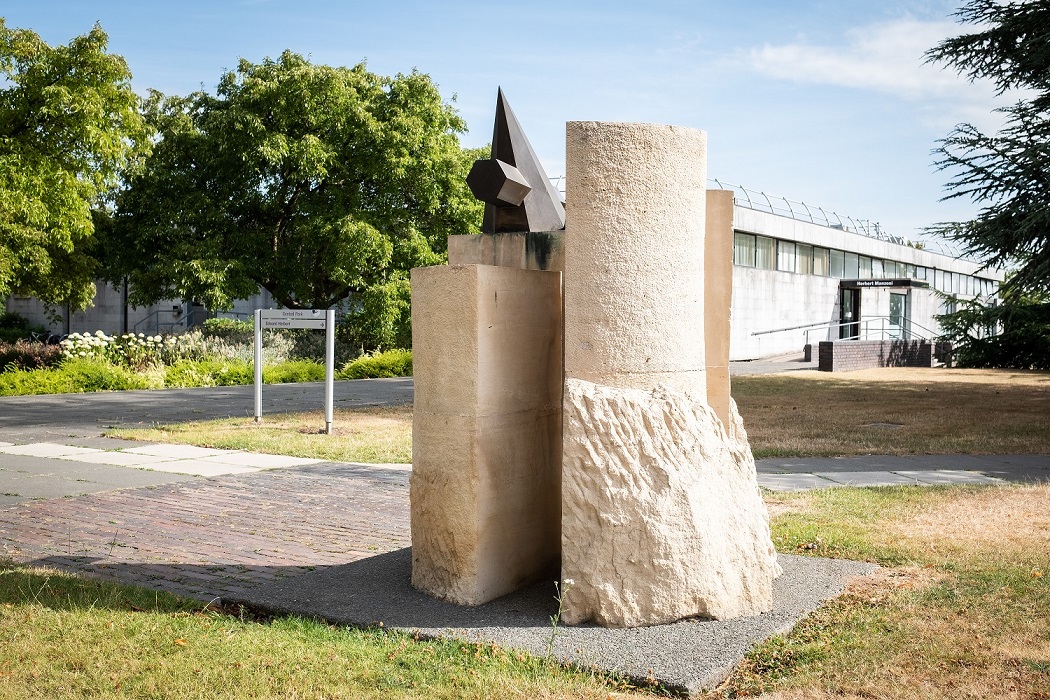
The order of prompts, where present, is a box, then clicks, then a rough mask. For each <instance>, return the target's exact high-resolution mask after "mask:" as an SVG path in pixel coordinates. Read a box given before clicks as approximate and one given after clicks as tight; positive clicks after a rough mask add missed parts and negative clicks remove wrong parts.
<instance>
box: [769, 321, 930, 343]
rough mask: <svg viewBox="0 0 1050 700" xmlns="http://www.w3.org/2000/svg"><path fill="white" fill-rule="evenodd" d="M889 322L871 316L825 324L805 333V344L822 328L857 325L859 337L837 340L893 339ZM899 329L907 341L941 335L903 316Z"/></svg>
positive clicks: (928, 338) (829, 328) (830, 328)
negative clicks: (875, 325)
mask: <svg viewBox="0 0 1050 700" xmlns="http://www.w3.org/2000/svg"><path fill="white" fill-rule="evenodd" d="M889 320H890V317H889V316H869V317H868V318H862V319H861V320H859V321H841V322H839V323H827V324H823V326H822V327H821V326H818V327H814V328H809V329H808V330H806V331H805V333H803V336H804V337H805V343H804V344H805V345H809V344H810V340H809V334H810V333H811V332H812V331H815V330H820V329H821V328H825V329H827V330H829V331H830V330H832V329H835V328H842V327H843V326H857V325H859V326H861V329H859V330H858V333H857V335H856V336H855V337H852V338H837V340H842V341H849V340H861V339H864V340H867V339H869V338H870V337H871V336H873V335H874V336H876V337H878V338H880V339H881V338H887V337H893V336H891V335H890V329H889V328H887V322H888V321H889ZM873 321H879V327H878V329H876V330H875V331H873V330H872V329H871V325H872V322H873ZM897 328H899V329H900V333H901V336H902V337H903V338H905V339H907V340H931V339H933V338H936V337H937V336H939V335H940V333H938V332H936V331H932V330H930V329H929V328H927V327H926V326H923V325H922V324H921V323H915V322H914V321H912V320H911V319H910V318H908V317H907V316H901V323H900V325H899V326H897ZM913 328H918V329H920V330H922V331H925V332H926V333H928V335H925V336H923V335H919V334H918V333H916V332H915V331H914V330H912V329H913ZM785 330H787V329H785Z"/></svg>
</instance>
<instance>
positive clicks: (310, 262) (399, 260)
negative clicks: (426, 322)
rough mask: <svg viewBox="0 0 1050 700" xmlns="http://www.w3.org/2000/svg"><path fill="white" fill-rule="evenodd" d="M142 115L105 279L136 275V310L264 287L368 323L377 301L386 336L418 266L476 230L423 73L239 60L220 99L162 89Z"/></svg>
mask: <svg viewBox="0 0 1050 700" xmlns="http://www.w3.org/2000/svg"><path fill="white" fill-rule="evenodd" d="M145 111H146V115H147V118H148V120H149V122H150V123H151V124H152V125H153V126H154V127H155V128H156V129H157V130H158V133H159V139H158V140H157V142H156V143H155V144H154V147H153V151H152V155H151V156H150V158H149V160H148V161H147V162H146V163H145V164H144V167H142V168H141V169H140V170H138V171H137V172H135V173H133V174H131V175H130V176H129V178H128V181H127V187H126V189H125V190H124V191H123V192H122V193H121V194H120V196H119V201H118V213H117V217H116V220H115V222H114V226H113V229H112V232H111V235H110V237H109V240H108V241H107V247H108V251H109V261H110V266H109V272H108V274H109V276H110V277H111V278H113V279H120V278H122V277H124V276H127V277H128V278H130V281H131V290H132V292H131V300H132V302H134V303H138V304H144V303H152V302H154V301H156V300H158V299H162V298H166V297H187V298H194V299H197V300H199V301H201V302H202V303H205V304H206V305H207V306H208V307H210V308H214V309H224V308H229V307H230V306H231V304H232V303H233V302H234V301H235V300H237V299H241V298H246V297H249V296H251V295H253V294H255V293H256V292H257V289H258V287H260V286H261V287H262V288H264V289H266V290H268V291H269V292H270V293H271V294H272V295H273V296H274V298H275V299H276V300H277V301H278V302H279V303H281V304H282V305H284V306H287V307H289V308H303V307H319V308H327V307H330V306H332V305H334V304H336V303H338V302H340V301H341V300H344V299H347V298H350V299H351V304H350V308H351V309H352V310H356V311H357V312H358V316H359V317H361V316H362V315H363V316H368V314H367V311H368V309H369V308H370V307H369V305H370V304H372V305H373V306H374V305H376V304H378V305H379V306H380V307H382V308H381V309H380V310H379V312H377V313H375V314H372V316H376V318H373V319H371V321H372V322H374V323H376V324H379V325H380V326H382V325H383V324H386V325H390V323H391V321H390V318H389V317H390V316H391V314H394V315H401V316H404V315H405V314H402V313H401V311H399V309H400V308H401V306H403V305H404V304H403V301H404V296H405V290H407V277H408V272H409V270H410V269H411V268H412V267H417V266H422V265H430V264H434V263H438V262H441V261H442V260H443V259H444V254H445V251H446V239H447V236H448V235H449V234H457V233H470V232H473V231H475V230H476V229H477V227H478V225H479V224H480V221H481V204H480V203H479V202H477V201H476V200H475V199H474V198H473V197H472V196H471V194H470V192H469V190H468V189H467V187H466V184H465V182H464V177H465V175H466V172H467V171H468V170H469V167H470V163H471V162H472V160H473V158H474V157H475V156H474V154H472V153H469V152H466V151H464V150H463V149H462V148H461V147H460V144H459V139H458V134H459V133H461V132H462V131H464V129H465V125H464V122H463V121H462V120H461V119H460V118H459V117H458V116H457V114H456V113H455V111H454V110H453V109H452V108H451V107H450V106H448V105H447V104H445V103H444V102H443V101H442V99H441V96H440V94H439V93H438V90H437V88H436V87H435V85H434V84H433V82H432V81H431V80H430V78H429V77H428V76H426V75H424V74H421V73H418V72H412V73H410V74H408V75H397V76H396V77H393V78H388V77H382V76H379V75H375V74H373V73H371V72H369V71H368V70H367V69H366V67H365V66H364V65H363V64H362V65H357V66H354V67H353V68H336V67H329V66H323V65H314V64H312V63H311V62H309V61H308V60H306V59H305V58H303V57H302V56H299V55H297V54H295V53H292V52H285V53H283V54H282V55H281V56H280V57H279V58H278V59H276V60H270V59H267V60H265V61H263V62H262V63H250V62H248V61H243V60H242V61H241V63H240V65H239V66H238V68H237V70H236V71H233V72H230V73H227V74H226V75H224V76H222V79H221V81H220V82H219V85H218V89H217V91H216V94H215V95H211V94H208V93H205V92H197V93H194V94H191V95H189V96H187V97H165V96H162V95H160V94H158V93H153V94H152V96H151V97H150V99H149V100H148V101H147V107H146V110H145ZM377 300H378V301H377ZM383 300H386V301H385V303H384V302H383ZM384 314H385V315H384ZM359 320H362V322H364V320H367V319H360V318H359ZM377 332H378V333H379V335H380V336H382V337H383V338H389V337H392V334H394V331H393V330H392V329H389V328H388V329H386V331H383V329H382V328H381V329H379V331H377ZM384 333H385V334H384ZM388 342H389V341H388ZM368 344H382V342H381V341H376V342H373V341H370V342H369V343H368Z"/></svg>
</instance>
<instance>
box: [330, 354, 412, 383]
mask: <svg viewBox="0 0 1050 700" xmlns="http://www.w3.org/2000/svg"><path fill="white" fill-rule="evenodd" d="M411 376H412V351H411V350H386V351H384V352H376V353H373V354H371V355H362V356H361V357H359V358H357V359H356V360H353V361H351V362H348V363H347V364H346V365H345V366H344V367H343V368H342V369H341V370H340V371H339V378H340V379H377V378H380V377H411Z"/></svg>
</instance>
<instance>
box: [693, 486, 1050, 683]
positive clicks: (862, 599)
mask: <svg viewBox="0 0 1050 700" xmlns="http://www.w3.org/2000/svg"><path fill="white" fill-rule="evenodd" d="M1048 499H1050V486H1045V485H1044V486H1016V487H1014V486H1011V487H943V488H941V487H936V488H930V487H893V488H881V489H827V490H825V491H820V492H808V493H802V494H781V495H778V500H779V501H781V502H782V503H783V504H784V505H790V504H792V503H793V504H794V505H795V508H794V509H793V510H790V511H785V512H784V513H783V514H782V515H780V516H778V517H777V518H776V519H775V520H774V522H773V534H774V540H775V542H776V543H777V548H778V550H780V551H803V552H813V553H815V554H818V555H823V556H828V555H835V556H842V557H847V558H853V559H867V560H872V561H878V562H880V563H882V564H883V565H884V567H885V568H883V569H882V570H881V571H880V572H878V574H876V575H875V576H871V577H864V578H861V579H857V580H855V581H853V582H852V583H851V584H850V585H849V587H848V588H847V590H846V593H845V594H844V595H843V596H841V597H840V598H838V599H836V600H834V601H832V602H830V603H828V604H826V605H825V606H824V607H822V608H821V609H820V610H818V611H817V612H816V613H814V614H813V615H811V616H810V617H808V618H806V619H805V620H803V621H802V622H801V623H800V624H799V625H798V626H797V627H796V628H795V630H794V631H793V632H792V633H791V634H789V635H787V636H778V637H774V638H773V639H771V640H769V641H767V642H766V643H764V644H762V645H760V647H759V648H757V649H756V650H755V651H753V652H752V653H751V654H749V655H748V657H747V659H746V660H745V662H744V664H743V665H742V666H741V667H740V668H739V669H737V671H736V672H735V673H734V674H733V676H732V677H731V678H730V679H728V681H727V682H726V684H724V685H723V687H722V688H720V689H719V690H718V691H717V692H715V693H711V694H710V695H711V696H713V697H747V696H759V695H762V693H767V694H766V695H762V697H766V698H780V699H783V700H796V699H803V698H815V699H816V698H832V697H834V698H861V697H862V698H893V699H900V700H904V699H905V698H909V699H910V698H918V697H921V698H933V699H935V700H942V699H943V700H948V699H952V700H954V699H956V698H991V697H994V698H1017V699H1018V700H1020V699H1022V698H1024V699H1025V700H1050V576H1046V575H1044V573H1045V572H1047V571H1048V569H1050V527H1048V522H1047V521H1048V517H1047V510H1048V509H1047V507H1046V505H1045V504H1046V503H1048V502H1050V501H1048Z"/></svg>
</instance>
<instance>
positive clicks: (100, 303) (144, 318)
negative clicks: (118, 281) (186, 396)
mask: <svg viewBox="0 0 1050 700" xmlns="http://www.w3.org/2000/svg"><path fill="white" fill-rule="evenodd" d="M95 286H96V290H97V291H96V293H95V300H94V306H92V307H90V308H87V309H85V310H84V311H77V312H75V313H73V314H71V315H69V318H68V323H67V314H66V312H65V309H64V308H63V307H57V308H56V311H57V312H58V317H59V318H58V320H57V321H54V320H52V319H50V318H49V317H48V316H47V313H46V311H47V309H46V306H45V305H44V303H43V302H41V301H40V300H39V299H36V298H34V297H20V296H11V297H8V299H7V311H10V312H14V313H18V314H21V315H22V316H25V317H26V318H28V319H29V321H30V322H31V323H34V324H38V325H41V326H44V327H45V328H47V329H48V330H50V331H51V332H52V333H55V334H58V335H62V334H64V333H94V332H95V331H99V330H100V331H104V332H106V333H108V334H110V335H112V334H115V333H122V332H124V330H125V329H124V294H123V291H122V290H121V289H120V288H119V287H114V286H112V285H109V284H106V283H105V282H102V281H101V280H99V281H96V282H95ZM174 307H178V309H179V311H178V312H177V313H174V312H173V311H172V309H173V308H174ZM183 308H184V305H183V303H182V301H181V300H178V299H168V300H163V301H160V302H158V303H156V304H153V305H152V306H146V307H140V308H135V307H130V306H129V307H128V322H127V330H128V331H129V332H130V331H132V330H133V329H134V328H135V325H136V324H139V323H140V322H142V324H141V326H140V330H142V331H143V332H147V329H146V325H147V323H149V322H150V321H152V317H153V316H154V314H155V313H156V314H157V315H156V318H157V319H159V320H160V322H161V323H163V324H170V323H171V322H173V321H177V320H178V319H180V318H181V317H182V314H183ZM150 325H151V326H152V323H150ZM164 330H165V331H166V330H167V328H165V329H164ZM150 332H153V331H150Z"/></svg>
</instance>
